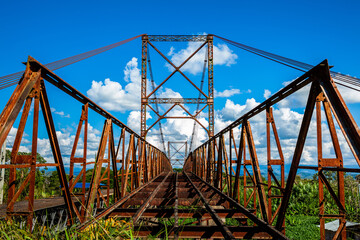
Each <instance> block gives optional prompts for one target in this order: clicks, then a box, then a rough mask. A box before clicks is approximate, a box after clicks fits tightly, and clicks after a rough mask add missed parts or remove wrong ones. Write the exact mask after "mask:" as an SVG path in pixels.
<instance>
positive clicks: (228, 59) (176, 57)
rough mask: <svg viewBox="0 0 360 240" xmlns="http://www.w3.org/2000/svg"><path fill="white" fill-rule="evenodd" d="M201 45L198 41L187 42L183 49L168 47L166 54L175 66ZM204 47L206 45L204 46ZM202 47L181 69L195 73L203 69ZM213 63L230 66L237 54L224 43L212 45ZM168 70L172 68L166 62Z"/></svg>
mask: <svg viewBox="0 0 360 240" xmlns="http://www.w3.org/2000/svg"><path fill="white" fill-rule="evenodd" d="M200 46H201V43H198V42H189V43H188V45H187V47H186V48H185V49H181V50H179V51H178V52H176V51H175V48H174V47H171V48H170V51H169V52H168V54H167V55H168V56H170V57H171V58H170V60H171V61H172V62H173V63H174V64H175V66H180V64H182V63H183V62H184V61H185V60H186V59H187V58H188V57H189V56H190V55H191V54H192V53H194V52H195V51H196V49H198V48H199V47H200ZM205 47H206V46H205ZM205 47H203V48H202V49H201V50H200V51H199V52H198V53H197V54H195V55H194V56H193V57H192V58H191V59H190V60H189V61H188V62H187V63H186V64H185V65H184V66H183V67H182V68H181V70H182V71H187V72H189V73H191V74H194V75H195V74H197V73H200V72H202V71H203V67H204V60H205V54H206V50H205ZM213 51H214V65H225V66H231V65H232V64H235V63H236V59H237V58H238V56H237V55H236V54H235V53H233V51H232V50H231V49H230V48H229V47H228V46H227V45H226V44H218V45H214V48H213ZM166 66H167V67H168V68H169V70H170V71H173V70H174V68H173V67H172V66H171V65H170V64H168V63H167V64H166Z"/></svg>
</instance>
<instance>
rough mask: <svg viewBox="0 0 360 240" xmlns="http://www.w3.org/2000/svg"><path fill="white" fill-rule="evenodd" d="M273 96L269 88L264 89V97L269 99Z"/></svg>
mask: <svg viewBox="0 0 360 240" xmlns="http://www.w3.org/2000/svg"><path fill="white" fill-rule="evenodd" d="M270 96H271V92H270V91H269V90H268V89H265V91H264V98H265V99H268V98H269V97H270Z"/></svg>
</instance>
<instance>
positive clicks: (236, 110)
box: [217, 98, 259, 121]
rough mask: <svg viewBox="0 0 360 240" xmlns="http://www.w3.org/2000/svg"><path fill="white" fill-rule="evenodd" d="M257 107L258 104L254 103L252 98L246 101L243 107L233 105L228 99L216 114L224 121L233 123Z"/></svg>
mask: <svg viewBox="0 0 360 240" xmlns="http://www.w3.org/2000/svg"><path fill="white" fill-rule="evenodd" d="M257 105H259V103H258V102H256V100H255V99H254V98H249V99H247V100H246V103H245V105H240V104H235V103H234V102H233V101H231V100H230V99H227V100H226V103H225V107H224V108H223V109H221V110H220V111H218V112H217V113H218V114H221V115H222V118H223V119H224V120H232V121H234V120H236V119H238V118H239V117H241V116H242V115H244V114H245V113H246V112H248V111H250V110H251V109H253V108H254V107H256V106H257Z"/></svg>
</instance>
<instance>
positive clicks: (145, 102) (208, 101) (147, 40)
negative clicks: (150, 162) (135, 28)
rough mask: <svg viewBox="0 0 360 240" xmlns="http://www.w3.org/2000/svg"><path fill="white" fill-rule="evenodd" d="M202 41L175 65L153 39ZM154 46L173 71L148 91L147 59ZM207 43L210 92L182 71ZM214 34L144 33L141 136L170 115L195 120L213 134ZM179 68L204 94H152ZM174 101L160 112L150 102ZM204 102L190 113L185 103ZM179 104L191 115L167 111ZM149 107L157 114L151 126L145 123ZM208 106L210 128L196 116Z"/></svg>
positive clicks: (210, 134)
mask: <svg viewBox="0 0 360 240" xmlns="http://www.w3.org/2000/svg"><path fill="white" fill-rule="evenodd" d="M189 41H192V42H194V41H195V42H203V43H202V44H201V46H200V47H199V48H197V49H196V50H195V52H194V53H192V54H191V55H190V56H189V57H188V58H187V59H186V60H185V61H184V62H183V63H182V64H180V65H179V66H175V65H174V64H173V63H172V62H171V61H170V60H169V59H168V58H167V57H166V56H165V55H164V54H163V53H162V52H161V51H160V50H159V49H158V48H156V47H155V46H154V44H152V42H189ZM149 45H150V46H151V47H152V48H153V49H154V50H155V51H156V52H158V53H159V54H160V55H161V56H162V57H163V58H164V59H165V60H166V61H167V62H168V63H169V64H170V65H171V66H172V67H174V69H175V70H174V71H173V72H172V73H171V74H170V75H169V76H168V77H167V78H166V79H165V80H164V81H162V82H161V83H160V84H159V85H158V86H157V87H156V88H155V89H154V90H153V91H151V92H150V93H149V94H148V93H147V92H146V91H147V86H146V85H147V62H148V54H147V52H148V46H149ZM206 45H207V49H208V94H205V93H204V92H203V91H202V90H201V89H199V88H198V87H197V86H196V85H195V84H194V83H193V82H192V81H191V80H190V79H189V78H188V77H187V76H186V75H185V74H184V73H183V72H182V71H181V67H182V66H184V65H185V63H187V62H188V61H189V60H190V59H191V58H192V57H193V56H194V55H195V54H196V53H198V52H199V51H200V50H201V49H202V48H203V47H204V46H206ZM213 64H214V63H213V36H212V35H143V36H142V61H141V137H143V138H146V135H147V133H148V132H149V130H150V129H151V128H153V127H154V126H155V125H156V124H157V123H158V122H159V121H161V120H162V119H167V118H180V119H181V118H183V119H184V118H187V119H193V120H194V121H196V122H197V123H198V124H199V125H200V126H201V127H202V128H203V129H205V131H206V132H207V133H208V136H209V137H212V136H213V135H214V89H213V75H214V74H213V71H214V69H213ZM176 72H179V73H180V74H181V75H182V76H183V77H184V78H185V79H186V80H187V81H188V82H189V83H190V84H191V85H193V86H194V88H195V89H197V91H198V92H199V93H200V94H201V95H202V96H203V97H204V98H184V99H178V98H150V97H151V96H152V95H154V94H155V93H156V92H157V91H158V90H159V88H160V87H161V86H162V85H163V84H164V83H166V82H167V81H168V80H169V79H170V78H171V77H172V76H173V75H174V74H175V73H176ZM155 103H158V104H172V105H171V107H170V108H169V109H168V110H167V111H166V112H165V113H164V114H162V115H161V114H160V113H158V112H157V111H156V110H154V108H153V107H152V106H151V105H150V104H155ZM198 103H200V104H205V105H204V106H203V107H202V108H201V109H200V110H199V111H198V112H197V113H195V114H191V113H190V112H189V111H188V110H187V109H186V108H185V107H184V104H198ZM175 106H179V107H180V108H181V109H183V110H184V111H185V112H186V114H187V115H188V116H171V117H170V116H167V114H168V113H169V112H170V111H171V110H172V109H173V108H174V107H175ZM147 107H148V108H149V109H150V110H151V111H153V112H154V113H155V114H156V116H157V117H158V118H157V120H156V121H155V122H154V123H153V124H152V125H151V126H149V127H147V125H146V111H147ZM206 107H208V111H209V113H208V120H209V128H208V129H207V128H206V127H205V126H204V125H203V124H201V123H200V122H199V121H198V120H197V116H198V115H199V114H200V113H201V112H202V111H203V110H204V109H205V108H206Z"/></svg>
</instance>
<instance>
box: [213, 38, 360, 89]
mask: <svg viewBox="0 0 360 240" xmlns="http://www.w3.org/2000/svg"><path fill="white" fill-rule="evenodd" d="M214 36H215V37H217V38H219V39H221V40H223V41H225V42H227V43H229V44H231V45H233V46H235V47H238V48H240V49H243V50H245V51H247V52H250V53H253V54H256V55H258V56H260V57H263V58H266V59H269V60H271V61H274V62H277V63H280V64H283V65H285V66H288V67H291V68H294V69H296V70H299V71H302V72H306V71H308V70H310V69H311V68H313V67H314V65H311V64H307V63H304V62H300V61H297V60H294V59H290V58H286V57H282V56H280V55H277V54H274V53H270V52H266V51H263V50H260V49H257V48H253V47H250V46H247V45H245V44H241V43H238V42H234V41H232V40H229V39H226V38H223V37H220V36H217V35H214ZM330 75H331V76H332V77H333V78H334V79H336V80H337V83H339V82H338V81H340V82H344V83H347V84H350V85H353V86H356V87H358V88H360V79H359V78H356V77H352V76H348V75H345V74H342V73H338V72H334V71H330ZM340 85H342V86H345V87H349V88H351V89H354V90H356V89H355V88H352V87H350V86H347V85H344V84H340ZM357 91H359V90H357Z"/></svg>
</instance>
